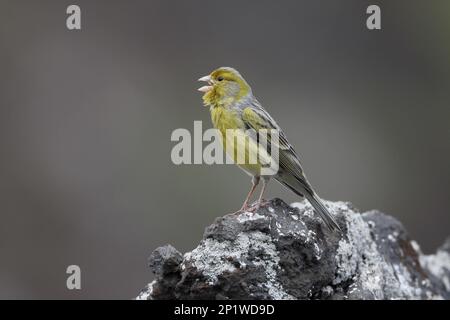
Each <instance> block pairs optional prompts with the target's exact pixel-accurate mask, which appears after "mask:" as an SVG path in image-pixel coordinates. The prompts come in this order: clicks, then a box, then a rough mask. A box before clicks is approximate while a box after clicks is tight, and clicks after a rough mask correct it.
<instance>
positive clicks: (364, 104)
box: [0, 0, 450, 299]
mask: <svg viewBox="0 0 450 320" xmlns="http://www.w3.org/2000/svg"><path fill="white" fill-rule="evenodd" d="M73 3H76V4H78V5H79V6H80V7H81V10H82V30H81V31H69V30H67V28H66V18H67V15H66V8H67V6H68V5H70V4H73ZM370 4H378V5H380V7H381V11H382V13H381V14H382V30H380V31H369V30H367V28H366V18H367V14H366V8H367V6H368V5H370ZM449 36H450V2H449V1H445V0H442V1H426V2H425V1H406V0H405V1H390V2H387V1H385V2H381V1H375V2H372V1H370V2H369V1H361V0H354V1H334V0H327V1H325V0H321V1H317V0H309V1H298V0H295V1H269V0H259V1H238V0H227V1H211V0H199V1H181V0H180V1H173V0H169V1H168V0H160V1H156V0H152V1H149V0H147V1H144V0H135V1H125V0H123V1H106V0H105V1H98V0H95V1H92V0H91V1H82V0H77V1H75V2H72V1H70V2H69V1H56V0H54V1H44V0H42V1H31V0H28V1H23V0H14V1H12V0H0V74H1V77H0V154H1V155H0V217H1V222H0V298H7V299H13V298H26V299H28V298H43V299H47V298H61V299H78V298H89V299H93V298H123V299H130V298H133V297H135V296H136V295H137V294H138V293H139V291H140V290H141V288H142V287H143V286H144V285H146V284H147V283H148V282H150V281H151V280H152V275H151V273H150V271H149V269H148V268H147V257H148V256H149V254H150V253H151V252H152V251H153V250H154V249H155V248H156V247H158V246H160V245H164V244H166V243H171V244H173V245H174V246H175V247H176V248H177V249H178V250H180V251H182V252H185V251H188V250H190V249H192V248H193V247H194V246H196V244H197V243H198V241H199V240H200V239H201V237H202V234H203V230H204V228H205V227H206V226H207V225H209V224H210V223H211V222H212V221H213V220H214V218H215V217H217V216H221V215H223V214H225V213H228V212H231V211H235V210H236V209H237V208H239V207H240V205H241V203H242V200H243V198H244V197H245V195H246V192H247V191H248V188H249V186H250V179H249V178H248V176H247V175H245V174H244V173H243V172H241V171H240V170H239V169H238V168H236V167H234V166H231V165H214V166H207V165H184V166H183V165H182V166H176V165H174V164H172V162H171V158H170V153H171V149H172V147H173V146H174V145H175V143H173V142H171V141H170V136H171V133H172V131H173V130H174V129H176V128H187V129H189V130H192V128H193V121H194V120H202V121H204V128H205V129H206V128H208V127H210V119H209V112H208V110H207V109H206V108H204V107H203V106H202V103H201V94H200V93H199V92H197V91H196V89H197V88H198V87H199V83H197V82H196V79H198V78H199V77H200V76H203V75H205V74H208V73H209V72H210V71H211V70H212V69H214V68H216V67H219V66H232V67H235V68H237V69H238V70H239V71H241V73H242V74H243V75H244V76H245V77H246V79H247V80H248V82H249V83H250V85H252V87H253V91H254V93H255V95H256V96H257V97H258V99H259V100H260V101H261V102H262V104H263V105H264V106H265V107H266V109H268V110H269V111H270V113H271V114H272V115H273V117H274V118H275V119H277V121H278V123H279V124H280V126H281V127H282V128H283V129H284V131H285V133H286V134H287V136H288V138H289V140H290V142H291V143H292V144H293V145H294V146H295V147H296V149H297V151H298V152H299V153H300V155H301V157H302V161H303V165H304V168H305V171H306V173H307V175H308V177H309V180H310V181H311V183H312V184H313V185H314V186H315V188H316V189H317V190H318V191H319V193H320V195H321V196H322V197H323V198H325V199H329V200H345V201H351V202H353V203H354V204H355V205H356V206H357V207H358V208H360V209H361V210H363V211H365V210H370V209H379V210H382V211H383V212H386V213H389V214H391V215H393V216H395V217H396V218H397V219H399V220H401V221H402V222H403V223H404V225H405V226H406V228H407V229H408V230H409V232H410V234H411V236H412V238H414V239H416V240H417V241H418V242H419V244H420V245H421V247H422V249H423V250H424V251H425V252H427V253H431V252H433V251H434V250H435V249H436V247H437V246H438V245H440V244H441V243H442V242H443V241H444V239H445V238H446V237H447V236H448V235H449V234H450V232H449V231H450V214H449V195H450V194H449V190H450V166H449V163H450V126H449V120H450V104H449V101H450V59H449V57H450V41H449ZM275 196H277V197H281V198H283V199H284V200H285V201H287V202H294V201H297V200H298V199H297V198H296V197H295V195H293V194H291V193H290V192H289V191H286V190H285V189H283V188H282V187H281V186H280V185H278V184H277V183H276V182H272V183H271V184H270V185H269V190H268V194H267V198H270V197H275ZM71 264H76V265H79V266H80V267H81V270H82V271H81V272H82V290H80V291H76V290H75V291H69V290H67V289H66V278H67V275H66V273H65V271H66V267H67V266H68V265H71Z"/></svg>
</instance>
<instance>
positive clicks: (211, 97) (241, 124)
mask: <svg viewBox="0 0 450 320" xmlns="http://www.w3.org/2000/svg"><path fill="white" fill-rule="evenodd" d="M198 80H199V81H204V82H206V83H207V85H205V86H203V87H201V88H199V89H198V90H199V91H201V92H203V93H204V95H203V103H204V105H205V106H207V107H209V108H210V112H211V120H212V123H213V126H214V127H215V128H216V129H217V130H219V132H220V135H219V136H220V137H221V141H222V145H223V147H224V149H225V150H226V151H227V153H228V154H229V155H230V156H231V157H232V158H233V160H235V162H236V148H237V149H239V148H238V147H242V148H243V150H245V155H246V156H247V158H245V159H248V155H249V154H254V153H256V154H258V156H259V158H258V159H260V158H262V159H263V160H264V158H265V159H266V161H265V163H267V161H268V160H271V159H268V158H267V157H272V156H273V155H274V154H275V153H273V152H270V150H267V149H263V148H258V146H260V145H261V144H258V143H259V138H258V134H251V132H256V133H257V132H258V131H260V130H262V129H265V131H267V132H269V131H268V130H276V132H277V133H278V141H276V142H275V143H274V142H271V143H268V144H267V148H270V147H272V145H274V146H273V147H276V148H277V151H278V159H277V160H278V170H277V171H276V172H275V173H274V174H273V173H271V174H266V175H263V174H261V166H262V164H261V163H262V162H263V161H257V162H256V163H254V162H252V163H250V162H245V161H244V162H243V163H237V165H238V166H239V167H240V168H241V169H243V170H244V171H245V172H246V173H247V174H249V175H250V176H251V177H252V187H251V189H250V191H249V193H248V195H247V197H246V198H245V201H244V204H243V205H242V208H241V210H240V211H238V212H241V211H244V210H249V209H250V208H249V200H250V198H251V196H252V195H253V193H254V191H255V189H256V187H257V185H258V184H259V182H260V180H262V183H263V186H262V189H261V193H260V195H259V199H258V202H257V206H256V209H257V208H259V206H260V205H261V203H262V202H263V195H264V191H265V189H266V185H267V182H268V181H269V180H270V179H271V178H272V177H273V178H275V179H276V180H277V181H278V182H280V183H281V184H282V185H284V186H285V187H287V188H288V189H290V190H292V191H293V192H294V193H296V194H297V195H299V196H301V197H305V198H306V199H308V201H309V202H310V203H311V205H312V206H313V207H314V209H315V212H316V213H318V214H319V216H320V217H321V218H322V219H323V221H324V222H325V224H326V226H327V227H328V228H329V229H330V230H337V231H341V228H340V227H339V225H338V224H337V223H336V221H335V220H334V219H333V217H332V216H331V214H330V212H329V211H328V209H327V208H326V207H325V205H324V204H323V202H322V200H321V199H320V198H319V196H318V195H317V193H316V192H315V191H314V189H313V188H312V187H311V185H310V183H309V182H308V180H307V179H306V177H305V174H304V173H303V169H302V166H301V165H300V160H299V157H298V155H297V153H296V152H295V150H294V148H293V147H292V145H291V144H290V143H289V141H288V140H287V138H286V135H285V134H284V133H283V131H282V130H281V128H280V127H279V126H278V124H277V123H276V122H275V120H274V119H273V118H272V117H271V116H270V114H269V113H268V112H267V111H266V110H265V109H264V108H263V107H262V105H261V104H260V103H259V102H258V100H256V98H255V96H254V95H253V93H252V89H251V87H250V86H249V84H248V83H247V81H245V79H244V78H243V77H242V76H241V74H240V73H239V72H238V71H237V70H235V69H233V68H229V67H221V68H218V69H216V70H214V71H213V72H212V73H211V74H209V75H207V76H204V77H201V78H200V79H198ZM249 129H251V130H249ZM230 130H235V131H239V132H241V134H244V135H247V136H246V138H247V140H246V141H247V142H246V143H245V145H241V146H239V145H238V144H239V141H243V140H241V139H235V138H234V137H230V135H229V134H227V132H230ZM249 132H250V133H249ZM230 139H233V143H236V145H237V146H235V147H234V149H233V150H231V152H230V149H231V148H226V145H227V143H231V140H230ZM269 139H270V138H269ZM248 141H249V143H248ZM270 141H271V140H270ZM272 150H273V149H272ZM253 209H254V208H253Z"/></svg>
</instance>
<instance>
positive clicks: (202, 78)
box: [198, 76, 213, 92]
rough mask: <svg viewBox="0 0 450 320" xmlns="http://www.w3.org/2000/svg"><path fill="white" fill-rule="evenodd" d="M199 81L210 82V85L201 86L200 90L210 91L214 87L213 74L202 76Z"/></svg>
mask: <svg viewBox="0 0 450 320" xmlns="http://www.w3.org/2000/svg"><path fill="white" fill-rule="evenodd" d="M198 81H202V82H208V84H209V85H208V86H203V87H201V88H198V91H200V92H208V91H210V90H211V89H212V88H213V87H212V81H211V76H204V77H201V78H200V79H198Z"/></svg>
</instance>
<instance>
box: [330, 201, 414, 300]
mask: <svg viewBox="0 0 450 320" xmlns="http://www.w3.org/2000/svg"><path fill="white" fill-rule="evenodd" d="M344 205H345V203H342V204H338V206H342V207H341V208H339V209H341V210H345V211H346V215H345V219H346V223H347V229H348V233H347V237H348V239H341V240H340V242H339V247H338V249H337V255H336V262H337V266H338V268H337V272H336V274H337V276H336V278H335V280H334V284H339V283H342V282H345V281H348V280H351V281H352V282H354V283H358V284H359V286H360V287H361V289H362V290H363V291H366V292H369V293H370V294H371V296H372V297H373V298H374V299H393V298H396V299H402V298H403V299H420V298H421V295H422V290H421V289H420V288H418V286H417V285H416V284H415V283H414V281H413V280H412V278H411V274H410V273H409V270H408V269H407V268H405V266H404V265H402V264H395V265H393V264H391V263H387V261H386V260H385V259H384V257H383V255H382V254H381V253H380V252H379V251H378V248H377V245H376V243H375V241H374V240H373V239H372V237H371V235H370V227H369V225H368V224H367V223H366V222H365V221H364V219H363V217H362V215H361V214H359V213H356V212H354V211H353V210H351V209H350V208H348V207H347V208H344V207H343V206H344ZM395 236H398V234H397V235H395ZM392 237H393V238H395V237H394V235H392Z"/></svg>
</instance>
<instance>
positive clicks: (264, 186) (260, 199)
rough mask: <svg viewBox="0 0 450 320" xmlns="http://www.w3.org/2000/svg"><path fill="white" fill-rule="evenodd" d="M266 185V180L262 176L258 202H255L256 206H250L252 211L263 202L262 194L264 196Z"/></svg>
mask: <svg viewBox="0 0 450 320" xmlns="http://www.w3.org/2000/svg"><path fill="white" fill-rule="evenodd" d="M266 186H267V180H266V179H264V178H263V186H262V189H261V193H260V194H259V198H258V202H257V203H256V206H255V207H254V208H252V211H254V210H258V209H259V208H261V206H262V205H263V204H264V203H265V200H264V199H263V196H264V191H266Z"/></svg>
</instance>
